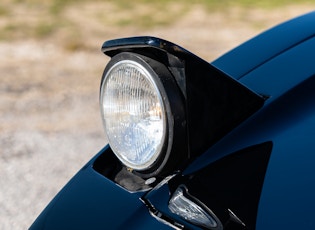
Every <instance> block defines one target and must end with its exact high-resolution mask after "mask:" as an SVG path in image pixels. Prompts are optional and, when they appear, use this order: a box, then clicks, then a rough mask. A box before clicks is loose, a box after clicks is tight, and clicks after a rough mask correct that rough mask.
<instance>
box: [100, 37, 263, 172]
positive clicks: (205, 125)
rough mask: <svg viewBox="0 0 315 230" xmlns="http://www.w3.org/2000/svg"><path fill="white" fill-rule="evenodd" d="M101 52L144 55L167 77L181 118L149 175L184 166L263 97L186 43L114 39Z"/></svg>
mask: <svg viewBox="0 0 315 230" xmlns="http://www.w3.org/2000/svg"><path fill="white" fill-rule="evenodd" d="M102 52H104V54H106V55H108V56H110V57H114V56H116V55H117V54H119V53H123V52H127V53H132V54H133V55H135V56H139V57H140V58H141V59H142V60H144V61H145V62H147V63H148V64H149V65H150V66H151V67H152V69H153V70H154V71H155V72H156V73H157V74H158V75H161V76H159V77H160V80H161V82H168V83H167V84H166V87H165V86H164V87H165V92H166V94H167V97H168V100H170V101H173V103H171V105H170V108H171V109H170V110H169V111H168V112H169V113H170V115H169V116H170V119H171V120H173V121H176V122H174V124H175V125H174V126H173V127H172V129H170V130H173V131H171V132H173V134H174V135H173V137H172V138H173V139H174V140H175V142H172V143H170V142H168V143H167V144H168V145H169V146H166V147H165V148H166V149H168V150H167V153H166V154H167V156H168V157H167V159H166V160H167V162H166V161H160V163H159V164H160V165H157V166H156V167H155V168H153V170H149V171H147V172H142V175H145V174H146V176H145V177H150V176H153V175H157V174H159V175H160V174H161V175H166V174H169V173H170V172H172V171H176V170H180V169H182V168H183V167H184V166H185V164H187V163H188V162H189V161H190V160H192V159H193V158H195V157H197V156H199V155H201V154H202V153H203V152H204V151H206V150H207V149H208V148H210V147H211V146H212V145H213V144H214V143H216V142H217V141H218V140H219V139H221V138H222V137H223V136H224V135H226V134H227V133H228V132H230V131H231V130H232V129H234V128H235V127H236V126H237V125H239V124H240V123H241V122H242V121H244V120H245V119H247V118H248V117H249V116H251V115H252V114H253V113H255V112H256V111H257V110H258V109H259V108H261V107H262V105H263V103H264V98H263V97H262V96H260V95H258V94H256V93H255V92H253V91H251V90H250V89H248V88H246V87H245V86H243V85H242V84H240V83H239V82H238V81H236V80H234V79H233V78H231V77H230V76H228V75H226V74H225V73H223V72H222V71H220V70H218V69H217V68H215V67H214V66H212V65H211V64H209V63H208V62H206V61H204V60H203V59H201V58H199V57H197V56H196V55H194V54H192V53H190V52H189V51H187V50H185V49H184V48H182V47H180V46H178V45H175V44H173V43H171V42H168V41H166V40H163V39H159V38H155V37H132V38H122V39H116V40H110V41H107V42H105V43H104V44H103V46H102ZM159 72H162V74H159ZM166 72H168V73H167V77H165V76H166V75H165V73H166ZM170 78H172V79H171V80H170ZM170 82H171V83H170ZM163 84H164V83H163ZM174 94H176V95H175V96H174ZM178 94H180V95H178ZM174 98H175V99H174ZM177 98H182V101H183V103H181V102H180V103H177V102H176V101H178V99H177ZM182 113H184V114H182ZM169 122H170V120H169ZM165 166H167V167H165ZM156 170H157V171H156Z"/></svg>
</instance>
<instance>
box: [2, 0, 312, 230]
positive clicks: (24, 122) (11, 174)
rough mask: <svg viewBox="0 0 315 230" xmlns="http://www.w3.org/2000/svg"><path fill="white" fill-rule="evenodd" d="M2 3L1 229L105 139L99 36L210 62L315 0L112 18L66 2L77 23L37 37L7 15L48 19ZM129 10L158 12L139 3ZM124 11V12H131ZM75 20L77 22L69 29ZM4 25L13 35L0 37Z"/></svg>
mask: <svg viewBox="0 0 315 230" xmlns="http://www.w3.org/2000/svg"><path fill="white" fill-rule="evenodd" d="M11 2H12V1H9V0H4V3H0V4H3V5H2V7H1V5H0V29H1V30H0V112H1V113H0V229H27V228H28V227H29V226H30V225H31V223H32V222H33V221H34V219H35V218H36V217H37V215H38V214H39V213H40V212H41V210H42V209H43V208H44V207H45V206H46V205H47V203H48V202H49V201H50V200H51V199H52V198H53V197H54V196H55V194H56V193H57V192H58V191H59V190H60V189H61V188H62V186H63V185H64V184H65V183H66V182H67V181H68V180H69V179H70V178H71V177H72V176H73V175H74V174H75V173H76V172H77V171H78V170H79V169H80V168H81V167H82V166H83V165H84V164H85V163H86V162H87V161H88V160H89V159H90V158H91V157H92V156H93V155H95V154H96V153H97V152H98V151H99V150H100V149H101V148H102V147H103V146H104V145H105V144H106V140H105V138H104V135H103V129H102V123H101V118H100V115H99V114H100V113H99V110H98V93H99V92H98V90H99V83H100V78H101V74H102V71H103V68H104V66H105V64H106V63H107V61H108V58H107V57H105V56H104V55H103V54H102V53H101V52H100V47H101V45H102V42H103V41H105V40H108V39H113V38H116V37H127V36H136V35H153V36H158V37H162V38H164V39H167V40H170V41H173V42H175V43H178V44H180V45H181V46H184V47H185V48H187V49H188V50H190V51H192V52H194V53H196V54H197V55H199V56H201V57H203V58H204V59H206V60H209V61H211V60H213V59H214V58H215V57H218V56H219V55H221V54H223V53H224V52H225V51H228V50H229V49H231V48H232V47H234V46H236V45H237V44H239V43H241V42H242V41H245V40H246V39H248V38H250V37H252V36H254V35H256V34H257V33H259V32H261V31H263V30H264V29H266V28H268V27H270V26H272V25H275V24H277V23H279V22H282V21H284V20H287V19H289V18H291V17H294V16H297V15H299V14H302V13H306V12H309V11H311V10H312V9H314V6H315V4H297V5H289V6H283V7H277V8H272V9H269V8H267V9H266V8H264V9H260V8H247V9H243V8H239V7H232V8H230V9H225V10H222V11H209V10H205V9H204V8H203V7H202V6H201V5H194V6H193V7H190V8H188V9H186V8H185V10H184V11H183V13H180V14H178V16H177V18H176V20H174V19H172V20H174V21H173V22H172V23H167V24H165V25H164V24H162V25H160V24H157V25H153V26H133V25H129V24H128V25H120V26H117V24H115V23H113V22H112V21H110V20H107V21H103V23H100V21H99V20H97V19H95V17H93V16H95V15H103V14H108V13H110V12H112V11H113V7H114V6H113V4H109V3H106V2H105V3H102V2H100V1H96V2H95V3H82V4H83V5H82V4H81V5H80V6H77V7H76V6H75V5H72V6H71V7H68V8H66V10H65V11H64V13H63V16H66V17H65V19H64V20H65V21H64V22H63V23H66V22H71V23H72V24H75V25H77V27H73V26H72V27H64V26H63V24H62V23H61V24H60V30H59V29H58V28H59V27H58V25H57V29H55V31H53V33H50V34H48V35H47V34H46V35H45V36H43V37H38V36H33V35H32V34H28V32H27V31H25V32H23V33H24V34H25V36H24V35H23V33H20V30H19V29H21V30H22V29H23V28H24V27H23V24H21V25H22V27H23V28H22V27H16V28H13V29H11V30H10V31H8V30H7V28H8V26H7V25H8V23H11V22H15V21H18V20H21V21H25V20H26V21H27V23H31V24H32V23H33V24H34V23H37V21H41V20H44V22H46V23H48V24H47V26H48V25H50V24H49V22H50V21H49V20H48V19H47V18H44V19H43V17H44V16H42V15H41V14H42V13H39V11H38V10H39V9H38V6H36V7H35V6H32V5H31V3H32V1H30V3H29V4H26V3H25V4H24V3H23V1H16V2H17V3H18V4H19V5H18V7H14V8H13V7H12V6H11V5H5V4H9V3H11ZM21 2H22V3H21ZM43 2H45V1H43ZM5 6H10V7H11V8H9V9H10V12H9V13H1V9H3V8H5ZM172 7H173V8H174V9H178V8H180V7H181V6H180V3H177V5H176V4H172ZM5 9H7V8H5ZM136 10H139V11H141V10H146V11H148V10H151V13H152V14H155V13H157V15H159V12H155V11H154V9H150V8H146V7H144V8H143V6H141V7H139V8H136V9H134V11H135V12H136ZM123 12H125V13H124V14H123V16H124V17H127V19H128V17H130V18H132V17H133V15H132V13H130V14H129V15H126V12H128V11H126V10H125V11H123ZM176 12H177V11H176ZM114 15H115V14H114V12H112V17H114ZM162 16H163V14H162ZM112 23H113V24H112ZM21 25H20V26H21ZM44 25H45V24H44ZM44 28H45V27H44ZM74 28H75V29H76V30H77V31H76V32H75V33H73V34H74V35H73V34H70V35H69V31H70V30H71V29H72V30H74ZM78 28H79V29H78ZM80 28H81V29H80ZM12 31H13V32H14V33H13V35H15V36H13V38H9V37H8V36H5V35H6V33H8V34H10V36H11V35H12ZM104 195H106V194H104Z"/></svg>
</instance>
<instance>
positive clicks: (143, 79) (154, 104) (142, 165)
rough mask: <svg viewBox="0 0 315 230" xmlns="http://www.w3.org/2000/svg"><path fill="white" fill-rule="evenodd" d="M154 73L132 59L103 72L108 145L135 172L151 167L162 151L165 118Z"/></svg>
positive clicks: (102, 101) (103, 96)
mask: <svg viewBox="0 0 315 230" xmlns="http://www.w3.org/2000/svg"><path fill="white" fill-rule="evenodd" d="M153 74H154V72H153V71H149V70H148V69H146V68H145V67H144V66H143V65H141V64H139V63H138V62H136V61H133V60H121V61H118V62H117V63H115V64H114V65H113V66H111V67H110V69H109V70H108V71H107V72H106V73H105V76H104V79H103V81H102V85H101V98H100V101H101V112H102V115H103V122H104V126H105V132H106V135H107V139H108V142H109V145H110V146H111V148H112V150H113V151H114V153H115V154H116V156H117V157H118V158H119V159H120V160H121V161H122V162H123V163H124V164H125V165H126V166H127V167H130V168H132V169H136V170H145V169H148V168H150V167H151V166H152V165H153V164H154V162H155V161H156V160H157V159H158V157H159V155H160V152H161V150H162V148H163V145H164V142H165V137H166V132H167V118H166V113H165V108H164V104H163V100H162V96H161V93H160V91H159V88H158V86H157V84H156V82H155V80H154V77H153Z"/></svg>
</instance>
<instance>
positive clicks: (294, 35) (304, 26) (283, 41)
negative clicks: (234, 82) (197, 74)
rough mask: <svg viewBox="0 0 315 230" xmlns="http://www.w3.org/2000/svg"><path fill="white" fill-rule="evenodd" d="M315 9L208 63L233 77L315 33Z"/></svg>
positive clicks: (239, 76) (250, 69)
mask: <svg viewBox="0 0 315 230" xmlns="http://www.w3.org/2000/svg"><path fill="white" fill-rule="evenodd" d="M314 25H315V12H312V13H309V14H306V15H304V16H301V17H298V18H296V19H293V20H290V21H288V22H285V23H283V24H280V25H279V26H276V27H274V28H272V29H270V30H267V31H266V32H264V33H262V34H261V35H258V36H257V37H255V38H253V39H251V40H249V41H248V42H245V43H244V44H242V45H240V46H238V47H236V48H235V49H233V50H231V51H230V52H228V53H226V54H225V55H223V56H222V57H220V58H218V59H217V60H215V61H214V62H213V63H212V64H213V65H214V66H216V67H217V68H219V69H221V70H222V71H223V72H225V73H227V74H229V75H230V76H232V77H233V78H235V79H240V78H241V77H242V76H244V75H245V74H247V73H249V72H250V71H252V70H253V69H255V68H257V67H258V66H260V65H262V64H263V63H265V62H266V61H268V60H270V59H271V58H273V57H275V56H277V55H279V54H280V53H282V52H284V51H286V50H287V49H290V48H291V47H293V46H295V45H297V44H299V43H301V42H303V41H304V40H305V39H307V38H310V37H312V36H314V34H315V26H314Z"/></svg>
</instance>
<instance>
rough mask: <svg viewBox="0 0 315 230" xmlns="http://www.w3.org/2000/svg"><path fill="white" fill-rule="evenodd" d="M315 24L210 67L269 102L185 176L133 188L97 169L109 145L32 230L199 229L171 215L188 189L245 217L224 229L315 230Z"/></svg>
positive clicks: (307, 19) (300, 21)
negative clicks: (174, 197)
mask: <svg viewBox="0 0 315 230" xmlns="http://www.w3.org/2000/svg"><path fill="white" fill-rule="evenodd" d="M314 25H315V13H314V12H312V13H309V14H306V15H303V16H301V17H298V18H295V19H293V20H290V21H288V22H285V23H283V24H281V25H279V26H276V27H274V28H272V29H270V30H268V31H266V32H264V33H262V34H260V35H258V36H257V37H255V38H253V39H251V40H249V41H248V42H246V43H244V44H242V45H240V46H239V47H237V48H235V49H233V50H231V51H230V52H228V53H226V54H225V55H223V56H222V57H220V58H218V59H217V60H215V61H214V62H212V63H211V64H212V65H213V66H214V67H216V68H217V69H219V70H221V71H222V72H224V73H226V74H227V75H229V76H230V77H231V78H233V79H235V80H236V81H238V82H239V83H240V84H241V85H243V86H245V87H246V88H248V89H249V90H251V91H253V92H255V93H257V94H259V95H261V96H262V97H263V98H264V103H263V105H262V106H261V107H260V108H259V109H257V111H256V112H254V113H253V114H252V115H250V116H248V117H247V118H246V119H245V120H244V121H242V122H240V124H238V125H237V126H236V127H233V129H232V130H230V131H229V132H227V133H225V134H224V135H223V136H222V137H220V138H219V139H218V140H215V143H214V144H213V145H212V146H211V147H210V148H208V149H207V150H205V151H204V152H203V153H202V154H201V155H200V156H198V157H196V158H195V159H194V160H193V161H191V162H190V163H189V164H188V165H186V166H185V168H184V169H183V170H182V171H181V172H180V173H177V175H173V174H172V175H171V176H169V177H165V179H164V180H163V181H161V182H160V183H159V184H158V185H156V186H155V187H154V188H151V189H143V190H140V191H128V189H126V188H123V187H122V186H121V185H118V184H117V183H116V182H115V181H114V180H113V179H111V178H108V177H107V176H106V175H107V174H106V173H105V172H102V169H101V167H100V166H99V165H100V164H103V161H106V160H108V159H107V158H106V159H105V158H104V155H110V154H111V153H110V152H111V150H110V147H109V146H108V145H107V146H105V147H104V148H103V149H102V150H101V151H100V152H99V153H98V154H97V155H96V156H95V157H94V158H93V159H91V160H90V161H89V162H88V163H87V164H86V165H85V166H84V167H83V168H82V169H81V170H80V171H79V172H78V173H77V174H76V175H75V176H74V177H73V178H72V179H71V180H70V181H69V183H68V184H67V185H66V186H65V187H64V188H63V189H62V190H61V191H60V192H59V194H57V196H56V197H55V198H54V199H53V200H52V201H51V203H50V204H49V205H48V206H47V207H46V209H45V210H44V211H43V212H42V213H41V214H40V216H39V217H38V218H37V219H36V221H35V222H34V223H33V225H32V226H31V227H30V229H32V230H35V229H47V230H48V229H126V228H128V229H174V228H175V229H176V228H177V229H200V227H198V226H194V225H193V224H191V223H189V222H185V220H182V219H181V218H179V217H178V216H176V215H174V214H173V213H171V212H170V210H169V209H168V202H169V200H170V198H171V194H172V193H173V192H174V190H175V188H176V187H177V186H179V185H182V184H184V185H185V186H187V187H188V188H189V189H190V191H191V192H192V193H193V194H194V196H195V197H198V199H199V200H202V201H203V200H204V199H205V200H207V201H204V202H205V203H207V206H210V209H214V210H216V212H217V213H219V214H218V216H222V218H223V219H224V218H227V217H226V216H225V214H223V212H224V211H223V209H224V210H225V211H226V210H227V209H232V210H233V212H235V213H236V214H237V216H238V218H239V219H238V218H236V219H234V220H233V218H230V219H226V220H225V221H222V222H224V224H223V225H224V226H223V229H315V218H314V213H315V211H314V210H315V178H314V175H315V167H314V165H315V145H314V142H315V26H314ZM103 158H104V159H103ZM108 161H111V160H110V159H109V160H108ZM211 205H213V207H212V206H211ZM221 209H222V210H221ZM221 212H222V215H221V214H220V213H221ZM233 221H234V223H228V222H233Z"/></svg>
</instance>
